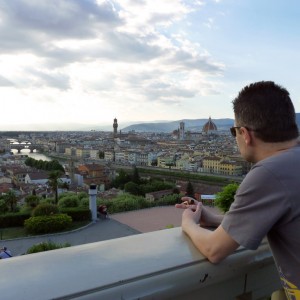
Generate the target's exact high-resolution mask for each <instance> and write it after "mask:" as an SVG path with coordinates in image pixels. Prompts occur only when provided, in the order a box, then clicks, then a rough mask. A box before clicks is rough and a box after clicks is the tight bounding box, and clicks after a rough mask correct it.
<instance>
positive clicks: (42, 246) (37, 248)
mask: <svg viewBox="0 0 300 300" xmlns="http://www.w3.org/2000/svg"><path fill="white" fill-rule="evenodd" d="M70 246H71V244H69V243H65V244H55V243H53V242H51V241H49V242H42V243H39V244H35V245H33V246H31V247H30V248H28V250H27V252H26V254H31V253H37V252H43V251H50V250H55V249H60V248H65V247H70Z"/></svg>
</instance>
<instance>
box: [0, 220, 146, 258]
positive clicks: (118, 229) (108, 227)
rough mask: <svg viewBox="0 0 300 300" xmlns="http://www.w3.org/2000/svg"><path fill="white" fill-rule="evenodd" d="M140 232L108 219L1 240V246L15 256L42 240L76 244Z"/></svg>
mask: <svg viewBox="0 0 300 300" xmlns="http://www.w3.org/2000/svg"><path fill="white" fill-rule="evenodd" d="M139 233H140V232H139V231H137V230H135V229H133V228H130V227H129V226H127V225H125V224H122V223H120V222H118V221H116V220H113V219H107V220H99V221H97V222H96V223H90V224H88V225H87V226H85V227H82V228H79V229H76V230H73V231H69V232H64V233H56V234H47V235H41V236H35V237H25V238H17V239H11V240H0V246H2V247H3V246H5V247H7V248H8V249H9V250H10V251H11V252H12V255H13V256H18V255H22V254H25V253H26V252H27V250H28V249H29V248H30V247H31V246H33V245H35V244H38V243H42V242H50V241H51V242H54V243H57V244H64V243H69V244H70V245H71V246H76V245H81V244H87V243H94V242H99V241H105V240H110V239H115V238H120V237H125V236H129V235H134V234H139Z"/></svg>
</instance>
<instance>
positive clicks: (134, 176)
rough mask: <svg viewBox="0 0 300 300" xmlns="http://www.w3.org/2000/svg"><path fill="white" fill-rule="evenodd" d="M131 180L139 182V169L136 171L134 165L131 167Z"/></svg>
mask: <svg viewBox="0 0 300 300" xmlns="http://www.w3.org/2000/svg"><path fill="white" fill-rule="evenodd" d="M132 182H134V183H136V184H139V183H141V178H140V175H139V171H138V169H137V167H136V166H134V167H133V175H132Z"/></svg>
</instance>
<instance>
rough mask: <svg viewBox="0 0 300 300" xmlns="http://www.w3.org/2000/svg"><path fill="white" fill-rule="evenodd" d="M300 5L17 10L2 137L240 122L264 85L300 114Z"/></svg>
mask: <svg viewBox="0 0 300 300" xmlns="http://www.w3.org/2000/svg"><path fill="white" fill-rule="evenodd" d="M299 8H300V3H298V2H297V1H296V0H292V1H289V2H288V3H287V2H286V1H283V0H278V1H259V0H254V1H251V0H244V1H241V2H237V1H233V0H203V1H201V0H196V1H180V0H160V1H159V0H145V1H131V0H128V1H125V0H124V1H122V0H119V1H102V0H98V1H96V0H95V1H93V0H81V1H74V0H56V1H46V0H40V1H33V0H12V1H6V2H3V3H2V4H1V10H0V21H1V22H0V37H1V39H0V43H1V47H0V66H1V68H0V91H1V111H2V114H1V121H0V131H5V130H76V129H81V128H82V127H84V128H86V129H88V128H90V129H93V127H94V126H104V127H105V126H106V127H107V126H108V127H109V126H112V122H113V119H114V118H115V117H116V118H117V119H118V123H119V128H122V127H125V126H128V125H130V124H137V123H141V122H155V121H159V120H164V121H175V120H181V119H202V118H203V119H206V118H207V119H208V117H209V116H211V117H212V119H220V118H231V119H233V112H232V104H231V101H232V99H233V98H234V97H235V96H236V95H237V93H238V92H239V90H240V89H241V88H242V87H243V86H245V85H246V84H249V83H251V82H254V81H259V80H273V81H275V82H276V83H278V84H281V85H283V86H284V87H286V88H287V89H288V90H289V92H290V94H291V98H292V101H293V103H294V106H295V109H296V112H300V87H299V84H298V74H297V73H296V72H297V69H298V65H299V61H300V57H299V55H300V54H298V52H299V51H298V48H299V39H298V35H299V25H300V21H299V19H298V15H297V12H298V11H299Z"/></svg>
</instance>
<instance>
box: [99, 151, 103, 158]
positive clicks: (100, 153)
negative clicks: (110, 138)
mask: <svg viewBox="0 0 300 300" xmlns="http://www.w3.org/2000/svg"><path fill="white" fill-rule="evenodd" d="M99 158H100V159H103V158H104V151H99Z"/></svg>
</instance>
